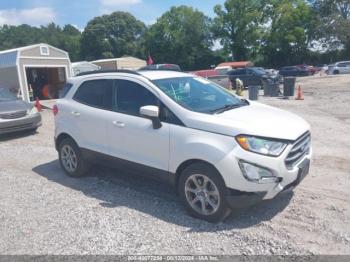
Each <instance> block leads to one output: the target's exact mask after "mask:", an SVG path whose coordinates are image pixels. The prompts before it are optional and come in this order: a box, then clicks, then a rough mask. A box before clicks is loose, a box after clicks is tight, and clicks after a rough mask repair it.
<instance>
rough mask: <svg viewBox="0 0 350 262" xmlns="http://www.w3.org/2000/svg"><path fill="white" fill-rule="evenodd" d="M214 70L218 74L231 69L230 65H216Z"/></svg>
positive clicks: (225, 73)
mask: <svg viewBox="0 0 350 262" xmlns="http://www.w3.org/2000/svg"><path fill="white" fill-rule="evenodd" d="M215 70H216V71H217V72H218V73H219V75H221V76H223V75H227V72H228V71H230V70H232V67H230V66H218V67H216V68H215Z"/></svg>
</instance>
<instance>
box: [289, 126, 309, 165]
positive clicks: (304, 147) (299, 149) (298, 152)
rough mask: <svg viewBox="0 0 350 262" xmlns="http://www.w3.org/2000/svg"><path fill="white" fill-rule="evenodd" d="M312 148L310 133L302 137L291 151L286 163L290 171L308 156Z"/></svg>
mask: <svg viewBox="0 0 350 262" xmlns="http://www.w3.org/2000/svg"><path fill="white" fill-rule="evenodd" d="M310 147H311V135H310V133H309V132H307V133H305V134H304V135H302V136H301V137H300V138H298V139H297V141H296V142H295V143H294V144H293V147H292V149H291V150H290V152H289V154H288V156H287V158H286V160H285V163H286V167H287V168H288V169H293V168H294V167H295V165H297V164H298V163H299V162H300V160H302V159H303V158H304V157H305V156H306V155H307V154H309V153H310Z"/></svg>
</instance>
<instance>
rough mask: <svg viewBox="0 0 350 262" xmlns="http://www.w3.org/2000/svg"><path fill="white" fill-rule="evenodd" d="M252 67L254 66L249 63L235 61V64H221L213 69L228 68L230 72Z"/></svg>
mask: <svg viewBox="0 0 350 262" xmlns="http://www.w3.org/2000/svg"><path fill="white" fill-rule="evenodd" d="M253 66H254V64H253V63H252V62H250V61H236V62H224V63H221V64H219V65H218V66H217V67H216V68H215V69H219V68H229V69H230V70H231V69H238V68H247V67H253Z"/></svg>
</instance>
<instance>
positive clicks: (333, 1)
mask: <svg viewBox="0 0 350 262" xmlns="http://www.w3.org/2000/svg"><path fill="white" fill-rule="evenodd" d="M310 2H311V3H312V5H313V9H314V10H315V12H316V14H317V19H318V26H317V41H318V43H320V44H322V45H323V46H324V47H325V48H326V49H327V50H328V51H330V52H334V51H339V50H341V49H342V51H343V53H344V56H346V57H347V58H349V57H350V1H349V0H313V1H310Z"/></svg>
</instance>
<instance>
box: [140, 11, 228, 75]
mask: <svg viewBox="0 0 350 262" xmlns="http://www.w3.org/2000/svg"><path fill="white" fill-rule="evenodd" d="M210 29H211V20H210V19H209V18H208V17H207V16H205V15H204V14H203V13H202V12H200V11H198V10H195V9H193V8H192V7H188V6H179V7H172V8H171V9H170V10H169V11H168V12H166V13H164V14H163V15H162V16H161V17H160V18H159V19H158V20H157V22H156V23H155V24H153V25H152V26H150V28H149V30H148V31H147V33H146V34H145V41H144V45H145V50H144V52H145V55H146V54H147V53H148V52H150V54H151V55H152V57H153V60H154V61H155V62H156V63H175V64H179V65H180V66H181V67H182V68H183V69H184V70H193V69H202V68H209V66H210V65H212V64H215V63H217V62H220V61H221V60H222V58H221V57H220V56H218V55H216V54H215V53H214V52H213V51H212V49H211V48H212V46H213V39H212V34H211V31H210Z"/></svg>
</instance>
